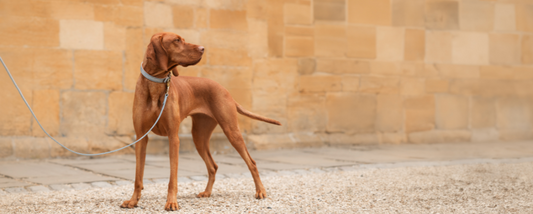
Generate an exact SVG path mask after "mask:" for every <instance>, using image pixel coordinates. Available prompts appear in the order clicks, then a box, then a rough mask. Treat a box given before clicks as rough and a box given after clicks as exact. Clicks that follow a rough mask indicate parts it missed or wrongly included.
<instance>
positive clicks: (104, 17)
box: [93, 5, 117, 22]
mask: <svg viewBox="0 0 533 214" xmlns="http://www.w3.org/2000/svg"><path fill="white" fill-rule="evenodd" d="M93 13H94V21H99V22H113V21H114V20H115V17H116V13H117V7H114V6H108V5H95V6H94V12H93Z"/></svg>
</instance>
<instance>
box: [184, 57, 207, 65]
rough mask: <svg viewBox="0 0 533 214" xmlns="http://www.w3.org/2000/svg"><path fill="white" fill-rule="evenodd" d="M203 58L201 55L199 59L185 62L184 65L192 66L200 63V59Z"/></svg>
mask: <svg viewBox="0 0 533 214" xmlns="http://www.w3.org/2000/svg"><path fill="white" fill-rule="evenodd" d="M201 60H202V57H200V58H199V59H198V60H196V61H195V62H192V63H189V64H184V65H183V67H188V66H191V65H196V64H198V63H199V62H200V61H201Z"/></svg>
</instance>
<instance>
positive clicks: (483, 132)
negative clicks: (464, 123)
mask: <svg viewBox="0 0 533 214" xmlns="http://www.w3.org/2000/svg"><path fill="white" fill-rule="evenodd" d="M499 138H500V133H499V132H498V130H496V129H473V130H472V142H495V141H498V140H499Z"/></svg>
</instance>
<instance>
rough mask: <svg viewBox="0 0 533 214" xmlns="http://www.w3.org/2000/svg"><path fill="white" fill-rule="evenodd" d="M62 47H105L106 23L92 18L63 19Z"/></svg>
mask: <svg viewBox="0 0 533 214" xmlns="http://www.w3.org/2000/svg"><path fill="white" fill-rule="evenodd" d="M59 26H60V27H59V29H60V33H59V40H60V47H61V48H67V49H89V50H102V49H104V24H103V23H102V22H96V21H91V20H61V21H60V22H59Z"/></svg>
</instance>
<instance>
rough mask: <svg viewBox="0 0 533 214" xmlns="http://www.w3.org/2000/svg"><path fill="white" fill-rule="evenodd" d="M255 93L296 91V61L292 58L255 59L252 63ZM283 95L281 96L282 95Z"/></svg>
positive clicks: (278, 93) (284, 93) (276, 93)
mask: <svg viewBox="0 0 533 214" xmlns="http://www.w3.org/2000/svg"><path fill="white" fill-rule="evenodd" d="M253 67H254V68H253V69H254V76H253V84H252V87H253V90H254V97H255V96H256V95H277V96H278V97H280V96H279V95H286V94H288V93H290V92H296V91H297V87H298V85H297V82H296V77H297V76H298V61H297V60H294V59H265V60H256V61H255V62H254V65H253ZM282 97H283V96H282Z"/></svg>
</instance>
